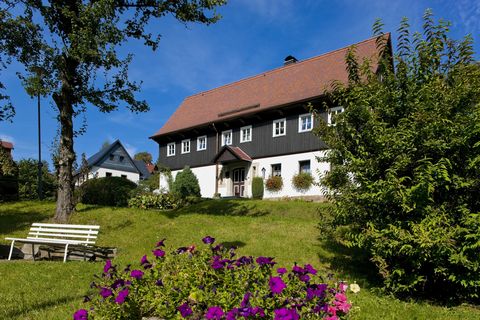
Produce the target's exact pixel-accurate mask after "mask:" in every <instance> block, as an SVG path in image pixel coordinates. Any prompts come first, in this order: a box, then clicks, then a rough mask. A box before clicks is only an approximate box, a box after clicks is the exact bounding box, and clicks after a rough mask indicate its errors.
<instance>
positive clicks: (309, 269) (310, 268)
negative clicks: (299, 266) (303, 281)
mask: <svg viewBox="0 0 480 320" xmlns="http://www.w3.org/2000/svg"><path fill="white" fill-rule="evenodd" d="M303 268H304V270H305V271H306V272H308V273H310V274H313V275H315V274H317V270H316V269H315V268H314V267H312V265H310V264H306V265H305V266H304V267H303Z"/></svg>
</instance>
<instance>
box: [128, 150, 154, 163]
mask: <svg viewBox="0 0 480 320" xmlns="http://www.w3.org/2000/svg"><path fill="white" fill-rule="evenodd" d="M133 159H135V160H142V161H143V162H145V163H151V162H152V159H153V157H152V155H151V154H150V153H149V152H147V151H142V152H137V153H135V155H134V156H133Z"/></svg>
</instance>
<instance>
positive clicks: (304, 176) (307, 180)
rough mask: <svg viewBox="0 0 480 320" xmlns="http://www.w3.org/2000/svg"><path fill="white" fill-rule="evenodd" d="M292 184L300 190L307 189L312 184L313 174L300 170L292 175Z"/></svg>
mask: <svg viewBox="0 0 480 320" xmlns="http://www.w3.org/2000/svg"><path fill="white" fill-rule="evenodd" d="M292 184H293V187H294V188H295V189H296V190H298V191H300V192H305V191H308V189H310V187H311V186H312V185H313V176H312V175H311V174H310V173H309V172H300V173H298V174H296V175H294V176H293V178H292Z"/></svg>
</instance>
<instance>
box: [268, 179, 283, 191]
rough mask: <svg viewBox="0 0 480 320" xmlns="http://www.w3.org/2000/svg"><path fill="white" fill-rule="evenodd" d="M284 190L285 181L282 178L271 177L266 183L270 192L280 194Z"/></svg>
mask: <svg viewBox="0 0 480 320" xmlns="http://www.w3.org/2000/svg"><path fill="white" fill-rule="evenodd" d="M282 188H283V179H282V177H281V176H271V177H269V178H268V179H267V181H265V189H267V190H268V191H270V192H278V191H280V190H282Z"/></svg>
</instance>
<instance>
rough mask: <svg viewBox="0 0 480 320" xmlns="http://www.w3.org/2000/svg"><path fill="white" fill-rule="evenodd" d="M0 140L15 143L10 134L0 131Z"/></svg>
mask: <svg viewBox="0 0 480 320" xmlns="http://www.w3.org/2000/svg"><path fill="white" fill-rule="evenodd" d="M0 140H3V141H8V142H11V143H13V144H15V139H14V138H13V137H12V136H9V135H6V134H1V133H0Z"/></svg>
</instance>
